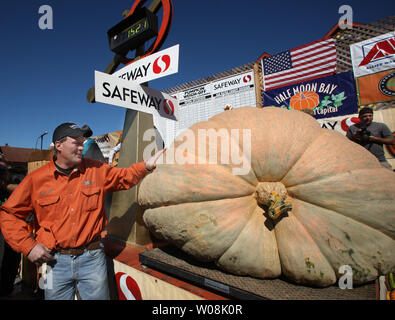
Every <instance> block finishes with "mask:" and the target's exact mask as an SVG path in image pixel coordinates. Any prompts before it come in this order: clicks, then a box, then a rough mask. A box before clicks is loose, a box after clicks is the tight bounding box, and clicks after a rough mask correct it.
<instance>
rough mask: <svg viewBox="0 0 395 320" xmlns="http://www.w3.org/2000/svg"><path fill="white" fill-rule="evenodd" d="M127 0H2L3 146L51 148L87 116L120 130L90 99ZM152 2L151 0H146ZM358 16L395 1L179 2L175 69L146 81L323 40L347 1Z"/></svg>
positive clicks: (162, 84) (97, 128)
mask: <svg viewBox="0 0 395 320" xmlns="http://www.w3.org/2000/svg"><path fill="white" fill-rule="evenodd" d="M133 3H134V1H133V0H132V1H130V0H114V1H105V0H83V1H76V0H67V1H65V0H56V1H55V0H34V1H33V0H32V1H31V0H26V1H23V2H22V1H10V0H4V1H2V2H1V4H0V27H1V28H0V36H1V45H0V46H1V50H0V62H1V64H2V66H1V68H0V70H1V71H0V72H1V73H0V74H1V77H0V111H1V113H0V114H1V116H0V119H1V122H0V145H4V144H6V143H8V144H9V145H10V146H13V147H25V148H34V147H35V145H36V142H37V147H40V142H39V140H38V139H37V138H38V137H39V136H40V135H41V134H42V133H43V132H45V131H48V132H49V134H48V135H46V136H45V137H44V142H43V148H48V146H49V144H50V143H51V139H52V132H53V130H54V129H55V127H56V126H57V125H59V124H60V123H63V122H67V121H72V122H75V123H77V124H78V125H83V124H88V125H89V126H90V127H91V128H92V130H93V133H94V135H100V134H104V133H107V132H111V131H116V130H121V129H122V128H123V122H124V117H125V109H124V108H121V107H117V106H111V105H105V104H102V103H94V104H91V103H88V102H87V100H86V93H87V90H88V89H89V88H90V87H91V86H93V83H94V70H99V71H104V69H105V68H106V66H107V65H108V63H109V62H110V60H111V59H112V57H113V54H112V52H111V51H110V50H109V47H108V42H107V30H108V29H109V28H110V27H112V26H113V25H115V24H116V23H118V22H119V21H121V19H122V15H121V14H122V12H123V11H124V10H126V9H130V8H131V7H132V5H133ZM147 3H148V4H150V3H151V1H150V0H149V1H147ZM344 4H347V5H350V6H351V8H352V9H353V20H354V22H360V23H369V22H373V21H376V20H379V19H383V18H385V17H387V16H390V15H393V14H394V13H395V3H394V2H393V1H389V0H386V1H383V0H375V1H374V2H372V3H369V2H366V1H347V2H346V1H343V0H341V1H333V0H332V1H328V0H326V1H304V0H299V1H294V0H293V1H290V0H283V1H263V0H243V1H236V0H227V1H225V0H215V1H213V0H210V1H208V0H199V1H191V0H173V6H174V15H173V23H172V27H171V30H170V34H169V36H168V38H167V40H166V42H165V44H164V46H163V47H162V49H165V48H168V47H171V46H173V45H175V44H179V45H180V60H179V69H178V70H179V71H178V73H177V74H173V75H170V76H167V77H164V78H162V79H157V80H153V81H151V82H150V83H149V86H150V87H152V88H155V89H158V90H164V89H167V88H170V87H173V86H175V85H178V84H182V83H185V82H188V81H192V80H197V79H201V78H205V77H208V76H210V75H213V74H215V73H220V72H223V71H226V70H229V69H232V68H234V67H238V66H241V65H244V64H246V63H249V62H253V61H255V60H256V59H257V58H258V57H259V56H260V55H261V54H262V53H263V52H265V51H266V52H269V53H272V54H275V53H278V52H281V51H284V50H287V49H291V48H293V47H296V46H299V45H303V44H306V43H308V42H311V41H314V40H318V39H320V38H321V37H323V36H324V35H325V34H326V33H327V32H328V31H329V30H330V29H331V28H332V27H333V26H334V25H335V24H337V22H338V20H339V18H340V17H341V14H339V13H338V10H339V7H340V6H341V5H344ZM42 5H50V6H51V7H52V10H53V29H52V30H41V29H40V28H39V26H38V21H39V19H40V17H41V14H39V12H38V11H39V8H40V6H42Z"/></svg>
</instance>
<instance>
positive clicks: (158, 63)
mask: <svg viewBox="0 0 395 320" xmlns="http://www.w3.org/2000/svg"><path fill="white" fill-rule="evenodd" d="M170 63H171V58H170V56H169V55H168V54H165V55H163V56H160V57H159V58H157V59H156V60H155V61H154V64H153V66H152V70H153V71H154V73H156V74H158V73H161V72H165V71H166V70H167V69H169V67H170Z"/></svg>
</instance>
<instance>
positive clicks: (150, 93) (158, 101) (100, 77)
mask: <svg viewBox="0 0 395 320" xmlns="http://www.w3.org/2000/svg"><path fill="white" fill-rule="evenodd" d="M95 97H96V101H97V102H102V103H107V104H112V105H115V106H120V107H124V108H128V109H133V110H137V111H141V112H145V113H150V114H152V115H154V116H158V115H159V116H160V117H163V118H166V119H169V120H177V119H178V102H177V99H175V98H173V97H171V96H170V95H168V94H166V93H162V92H160V91H158V90H155V89H152V88H148V87H145V86H141V85H138V84H134V83H132V82H129V81H127V80H124V79H121V78H117V77H115V76H114V75H109V74H106V73H103V72H99V71H95Z"/></svg>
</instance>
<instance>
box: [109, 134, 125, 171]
mask: <svg viewBox="0 0 395 320" xmlns="http://www.w3.org/2000/svg"><path fill="white" fill-rule="evenodd" d="M121 145H122V134H121V135H120V137H119V139H118V143H117V145H116V146H115V147H114V148H112V149H111V150H110V153H109V154H108V164H109V165H110V166H114V167H116V166H117V165H118V160H119V152H120V150H121Z"/></svg>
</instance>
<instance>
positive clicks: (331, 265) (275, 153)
mask: <svg viewBox="0 0 395 320" xmlns="http://www.w3.org/2000/svg"><path fill="white" fill-rule="evenodd" d="M210 128H211V129H216V130H224V129H225V130H227V132H229V136H230V132H231V129H240V130H242V129H250V130H251V131H250V132H251V158H250V167H251V169H250V171H249V172H248V173H246V174H244V175H235V174H234V173H233V172H234V171H233V172H232V169H234V168H239V167H240V164H232V163H230V164H220V160H221V154H223V153H224V152H226V149H223V148H221V145H218V146H217V147H215V146H213V145H212V144H207V149H206V158H205V159H202V157H203V158H204V154H203V156H202V152H201V150H200V151H199V152H197V151H198V148H196V150H195V151H193V148H190V145H187V143H186V142H185V141H181V142H176V143H175V144H173V145H172V147H171V148H169V150H167V151H166V153H165V154H164V157H163V159H162V160H163V164H160V165H158V167H157V169H156V170H155V171H154V173H152V174H150V175H149V176H147V177H146V178H145V179H144V180H143V182H142V184H141V187H140V190H139V204H140V205H141V206H142V207H143V208H144V209H145V212H144V216H143V218H144V221H145V223H146V225H147V227H148V228H149V229H150V230H151V231H152V232H153V233H154V234H155V235H156V236H157V237H159V238H163V239H165V240H167V241H169V242H171V243H173V244H174V245H176V246H178V247H179V248H181V249H182V250H184V251H185V252H186V253H188V254H190V255H192V256H194V257H195V258H196V259H198V260H202V261H213V262H215V263H216V264H217V266H218V267H219V268H222V269H224V270H226V271H229V272H232V273H235V274H240V275H249V276H253V277H258V278H275V277H279V276H280V275H281V274H283V275H284V276H285V277H287V278H288V279H290V280H292V281H293V282H296V283H301V284H305V285H312V286H328V285H331V284H333V283H335V282H336V281H337V279H338V278H339V277H341V276H342V275H343V274H341V273H339V268H340V267H341V266H342V265H349V266H350V267H352V269H353V281H354V284H360V283H365V282H368V281H371V280H374V279H376V278H377V277H378V275H380V274H385V273H388V272H389V271H391V270H394V268H395V255H394V250H393V249H394V248H395V241H394V238H395V173H393V172H390V171H389V170H388V169H384V168H382V167H381V165H380V164H379V162H378V161H377V159H376V158H375V157H374V156H373V155H372V154H371V153H370V152H368V151H367V150H365V149H364V148H362V147H361V146H359V145H357V144H355V143H353V142H351V141H349V140H348V139H347V138H346V137H344V136H342V135H341V134H339V133H336V132H333V131H329V130H326V129H321V127H320V125H319V124H318V123H317V122H316V120H315V119H313V118H312V117H310V116H309V115H306V114H305V113H302V112H299V111H290V110H285V109H280V108H272V107H266V108H263V109H259V108H255V107H243V108H238V109H234V110H231V111H226V112H224V113H221V114H219V115H217V116H215V117H213V118H211V119H210V120H208V121H205V122H200V123H197V124H195V125H193V126H192V127H191V128H190V130H191V131H190V132H192V133H194V134H195V140H193V139H192V140H193V143H195V146H198V145H199V141H198V138H197V137H198V136H199V134H198V132H199V129H201V130H202V129H210ZM241 132H242V131H240V133H241ZM189 138H191V136H190V137H189ZM189 142H191V139H189ZM238 142H239V144H238V145H239V147H240V150H239V151H240V152H242V151H243V150H244V151H245V150H246V148H245V147H246V144H245V143H244V142H245V141H243V139H242V135H241V134H240V139H239V140H238ZM200 143H201V141H200ZM233 143H234V141H233ZM210 147H211V148H215V150H211V151H215V152H217V156H218V158H217V159H218V162H219V164H207V163H205V160H207V159H208V158H209V152H210ZM177 152H179V154H183V155H184V156H185V155H187V156H188V159H189V163H185V164H166V159H169V158H166V154H167V153H173V154H174V153H175V154H177ZM199 156H200V158H199ZM248 158H249V157H248V155H246V159H248ZM269 182H270V183H273V182H278V185H280V186H283V189H282V190H283V191H284V192H285V191H286V192H285V194H286V201H287V202H288V203H290V204H291V205H292V209H291V210H290V211H288V212H285V213H284V214H282V215H281V216H280V217H279V218H278V219H277V220H272V219H271V218H270V217H269V216H268V213H267V207H265V205H262V204H259V203H258V201H257V199H258V198H259V195H258V194H259V192H258V191H257V190H259V189H260V188H262V187H263V188H266V185H267V184H268V183H269ZM270 185H271V184H270Z"/></svg>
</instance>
